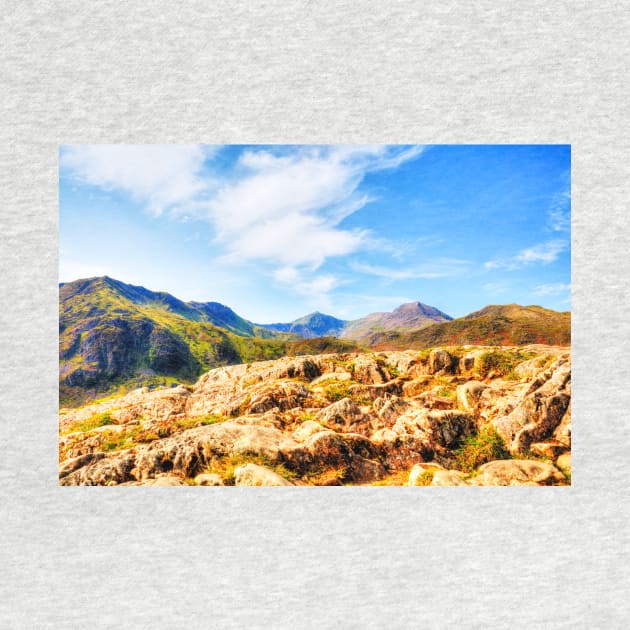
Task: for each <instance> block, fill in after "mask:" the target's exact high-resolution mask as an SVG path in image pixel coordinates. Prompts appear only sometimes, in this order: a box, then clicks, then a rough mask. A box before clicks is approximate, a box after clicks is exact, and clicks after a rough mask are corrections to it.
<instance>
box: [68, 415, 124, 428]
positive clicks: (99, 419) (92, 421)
mask: <svg viewBox="0 0 630 630" xmlns="http://www.w3.org/2000/svg"><path fill="white" fill-rule="evenodd" d="M108 424H116V421H115V420H114V419H113V418H112V416H111V414H110V412H109V411H105V412H103V413H95V414H94V415H93V416H90V417H89V418H87V420H78V421H77V422H73V423H72V424H71V425H70V426H69V427H68V428H67V429H66V430H65V431H64V433H75V432H79V431H80V432H85V431H92V430H93V429H97V428H98V427H105V426H107V425H108Z"/></svg>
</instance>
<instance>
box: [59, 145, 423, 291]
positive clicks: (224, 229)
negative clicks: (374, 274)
mask: <svg viewBox="0 0 630 630" xmlns="http://www.w3.org/2000/svg"><path fill="white" fill-rule="evenodd" d="M218 150H219V147H204V146H201V145H173V146H162V145H139V146H138V145H68V146H64V147H62V150H61V168H62V170H63V171H65V172H66V173H68V174H70V175H71V177H73V178H74V179H75V180H77V181H79V182H82V183H85V184H90V185H93V186H98V187H100V188H102V189H105V190H119V191H124V192H125V193H127V194H129V195H130V196H131V197H132V198H133V199H134V200H135V201H136V202H138V203H140V204H144V205H145V206H146V208H147V209H148V210H149V211H150V212H151V213H153V214H155V215H160V214H164V213H168V214H169V215H170V216H173V217H175V218H177V219H179V220H183V221H185V220H188V219H190V218H195V219H197V220H202V221H206V222H208V223H210V224H211V225H212V227H213V229H214V235H215V236H214V245H215V246H216V247H217V249H218V253H219V256H218V257H217V258H216V259H215V261H216V263H218V264H224V265H235V264H238V265H240V264H247V263H249V262H256V263H260V267H259V269H260V270H261V271H264V270H270V272H271V274H272V277H273V278H274V279H275V280H276V281H279V282H282V281H285V280H287V279H288V275H287V274H288V273H289V272H287V269H293V270H294V271H295V274H296V276H295V277H294V278H293V280H292V284H291V286H292V287H293V289H294V290H295V291H296V292H298V293H302V294H306V293H307V292H309V291H310V292H313V293H314V294H318V295H319V296H324V295H326V294H327V293H329V292H330V291H332V290H333V289H334V288H335V287H336V286H337V285H338V282H339V281H338V279H336V278H334V277H333V276H331V275H330V274H323V275H322V274H320V275H317V274H316V273H315V272H316V271H317V269H319V267H321V266H322V265H323V264H324V263H325V262H326V260H328V259H329V258H333V257H338V256H345V255H348V254H352V253H355V252H358V251H360V250H362V249H370V248H372V249H374V248H375V247H376V248H378V247H379V239H378V238H376V237H375V236H374V235H372V234H371V233H370V232H369V231H368V230H361V229H349V228H344V227H343V225H342V223H343V220H344V219H345V218H347V217H348V216H350V215H352V214H354V213H355V212H357V211H359V210H360V209H361V208H363V207H364V206H365V205H367V204H368V203H370V202H371V201H373V200H374V198H373V197H372V196H371V195H370V194H368V193H367V192H365V191H362V190H359V187H360V185H361V182H362V181H363V179H364V177H365V176H366V175H367V174H368V173H371V172H376V171H383V170H387V169H392V168H397V167H398V166H400V165H401V164H402V163H403V162H406V161H409V160H412V159H414V158H417V157H418V156H420V155H421V154H422V153H423V151H424V150H425V147H422V146H395V145H394V146H387V145H343V146H327V145H321V146H289V147H286V146H283V147H272V148H260V149H249V150H246V151H244V152H243V153H241V155H240V156H239V157H238V160H237V163H236V165H235V166H234V167H233V168H232V169H230V172H229V173H225V172H221V170H220V169H218V168H213V165H212V164H210V165H208V158H210V157H211V156H212V155H213V154H214V153H215V152H216V151H218Z"/></svg>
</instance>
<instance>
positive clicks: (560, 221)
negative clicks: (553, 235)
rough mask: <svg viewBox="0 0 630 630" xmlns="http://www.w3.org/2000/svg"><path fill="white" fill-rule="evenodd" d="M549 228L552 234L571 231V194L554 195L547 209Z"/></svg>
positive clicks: (568, 192)
mask: <svg viewBox="0 0 630 630" xmlns="http://www.w3.org/2000/svg"><path fill="white" fill-rule="evenodd" d="M549 228H550V229H551V230H552V231H553V232H568V231H569V230H570V229H571V192H570V191H569V190H566V191H563V192H560V193H558V194H557V195H555V196H554V197H553V199H552V202H551V206H550V208H549Z"/></svg>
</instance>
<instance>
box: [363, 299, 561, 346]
mask: <svg viewBox="0 0 630 630" xmlns="http://www.w3.org/2000/svg"><path fill="white" fill-rule="evenodd" d="M361 341H362V343H365V344H366V345H369V346H372V347H374V348H379V349H382V348H431V347H435V346H443V345H450V346H457V345H466V344H472V345H480V344H485V345H510V346H511V345H523V344H532V343H539V344H548V345H560V346H566V345H569V344H570V343H571V313H570V312H563V313H560V312H557V311H552V310H550V309H547V308H543V307H541V306H520V305H519V304H507V305H490V306H486V307H485V308H483V309H481V310H480V311H475V312H474V313H470V314H469V315H465V316H464V317H460V318H458V319H454V320H452V321H448V322H443V323H437V324H433V325H431V326H426V327H424V328H421V329H417V330H405V331H389V332H388V331H385V332H373V333H372V334H369V335H367V336H366V337H363V338H362V339H361Z"/></svg>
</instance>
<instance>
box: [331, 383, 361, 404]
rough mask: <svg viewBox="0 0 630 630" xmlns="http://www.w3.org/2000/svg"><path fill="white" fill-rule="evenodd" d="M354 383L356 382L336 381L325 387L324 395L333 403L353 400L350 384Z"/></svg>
mask: <svg viewBox="0 0 630 630" xmlns="http://www.w3.org/2000/svg"><path fill="white" fill-rule="evenodd" d="M352 383H354V381H336V382H334V383H330V384H328V385H326V386H325V387H324V395H325V396H326V398H328V400H330V401H332V402H337V401H338V400H342V399H343V398H352V394H353V392H352V390H351V389H350V384H352Z"/></svg>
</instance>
